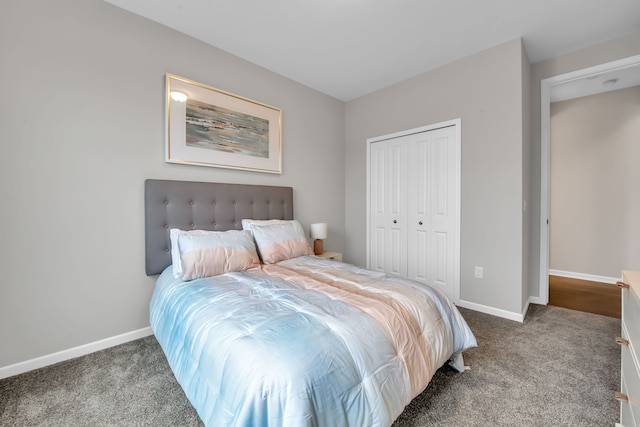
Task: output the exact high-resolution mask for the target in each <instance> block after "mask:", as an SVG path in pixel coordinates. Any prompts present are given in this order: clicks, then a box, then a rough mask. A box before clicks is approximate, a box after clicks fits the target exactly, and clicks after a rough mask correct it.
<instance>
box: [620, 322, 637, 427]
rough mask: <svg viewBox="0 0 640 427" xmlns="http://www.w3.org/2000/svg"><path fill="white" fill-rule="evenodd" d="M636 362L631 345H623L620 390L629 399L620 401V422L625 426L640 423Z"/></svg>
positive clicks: (628, 426)
mask: <svg viewBox="0 0 640 427" xmlns="http://www.w3.org/2000/svg"><path fill="white" fill-rule="evenodd" d="M624 332H626V331H625V330H624V328H623V335H626V334H624ZM625 338H626V337H625ZM637 362H638V361H637V359H636V357H634V348H633V345H628V346H624V345H623V346H622V384H621V385H622V387H621V391H622V393H623V394H625V395H626V396H627V397H628V398H629V401H628V402H622V403H621V406H620V422H621V424H622V425H624V426H625V427H633V426H637V425H639V424H638V423H640V367H638V365H637Z"/></svg>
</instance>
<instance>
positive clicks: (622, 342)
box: [616, 337, 629, 346]
mask: <svg viewBox="0 0 640 427" xmlns="http://www.w3.org/2000/svg"><path fill="white" fill-rule="evenodd" d="M616 344H618V345H624V346H628V345H629V340H626V339H624V338H622V337H616Z"/></svg>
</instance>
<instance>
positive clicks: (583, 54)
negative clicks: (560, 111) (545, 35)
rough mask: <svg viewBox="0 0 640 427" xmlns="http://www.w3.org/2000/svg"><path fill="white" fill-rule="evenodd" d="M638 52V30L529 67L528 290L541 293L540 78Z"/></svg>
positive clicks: (639, 42)
mask: <svg viewBox="0 0 640 427" xmlns="http://www.w3.org/2000/svg"><path fill="white" fill-rule="evenodd" d="M639 54H640V32H637V33H633V34H631V35H629V36H626V37H621V38H618V39H614V40H610V41H608V42H605V43H601V44H598V45H595V46H591V47H588V48H585V49H581V50H578V51H575V52H571V53H568V54H565V55H561V56H558V57H556V58H552V59H549V60H546V61H541V62H537V63H535V64H533V65H532V67H531V73H532V74H531V77H532V78H531V95H532V98H531V100H532V102H531V138H532V144H531V149H532V150H531V197H530V199H531V202H532V203H531V211H530V212H531V222H530V235H531V245H530V252H529V260H530V261H529V294H530V295H531V296H534V297H540V82H541V81H542V80H544V79H547V78H549V77H554V76H558V75H561V74H565V73H570V72H573V71H577V70H582V69H584V68H589V67H593V66H596V65H600V64H605V63H607V62H611V61H616V60H619V59H623V58H627V57H630V56H634V55H639Z"/></svg>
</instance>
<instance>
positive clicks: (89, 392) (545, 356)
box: [0, 305, 620, 427]
mask: <svg viewBox="0 0 640 427" xmlns="http://www.w3.org/2000/svg"><path fill="white" fill-rule="evenodd" d="M461 311H462V313H463V315H464V317H465V318H466V319H467V321H468V323H469V325H470V327H471V329H472V330H473V332H474V333H475V334H476V337H477V339H478V343H479V346H478V348H475V349H472V350H469V351H467V352H466V353H465V362H466V364H467V365H470V366H471V370H469V371H467V372H465V373H463V374H459V373H456V372H454V371H453V370H451V369H450V368H448V367H445V368H442V369H440V370H439V371H438V372H437V373H436V375H435V376H434V378H433V380H432V382H431V384H430V385H429V386H428V387H427V389H426V390H425V391H424V392H423V393H422V394H421V395H419V396H418V397H416V398H415V399H414V400H413V402H411V404H410V405H409V406H407V408H406V409H405V411H404V412H403V413H402V414H401V415H400V417H399V418H398V420H397V421H396V422H395V423H394V425H393V426H394V427H409V426H411V427H422V426H613V424H614V423H615V422H616V421H617V420H618V415H619V409H618V408H619V406H618V402H617V401H616V400H615V399H614V398H613V394H614V391H615V390H617V389H618V384H619V380H620V349H619V347H618V346H617V345H616V344H615V342H614V337H615V336H616V335H619V331H620V320H618V319H613V318H609V317H604V316H599V315H595V314H587V313H582V312H578V311H573V310H569V309H565V308H558V307H551V306H549V307H545V306H536V305H534V306H531V308H530V309H529V313H528V315H527V318H526V320H525V322H524V323H522V324H521V323H518V322H513V321H509V320H505V319H501V318H497V317H493V316H489V315H486V314H482V313H478V312H474V311H471V310H465V309H461ZM0 425H2V426H201V425H202V423H201V421H200V419H199V418H198V416H197V414H196V412H195V411H194V409H193V408H192V407H191V405H190V404H189V402H188V401H187V399H186V398H185V396H184V394H183V392H182V390H181V389H180V387H179V386H178V384H177V382H176V381H175V378H174V377H173V374H172V373H171V370H170V369H169V367H168V365H167V362H166V359H165V358H164V355H163V353H162V350H161V349H160V347H159V345H158V343H157V342H156V340H155V338H153V337H147V338H144V339H140V340H137V341H133V342H131V343H127V344H123V345H120V346H117V347H113V348H110V349H107V350H104V351H100V352H97V353H94V354H90V355H87V356H84V357H81V358H78V359H74V360H70V361H66V362H62V363H59V364H57V365H54V366H50V367H47V368H43V369H38V370H35V371H32V372H29V373H25V374H22V375H18V376H15V377H11V378H6V379H4V380H0Z"/></svg>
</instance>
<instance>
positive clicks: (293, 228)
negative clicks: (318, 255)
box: [248, 220, 313, 264]
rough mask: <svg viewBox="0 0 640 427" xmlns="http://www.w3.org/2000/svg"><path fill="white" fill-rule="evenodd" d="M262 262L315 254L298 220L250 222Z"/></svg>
mask: <svg viewBox="0 0 640 427" xmlns="http://www.w3.org/2000/svg"><path fill="white" fill-rule="evenodd" d="M248 228H249V229H250V230H251V232H252V233H253V238H254V239H255V241H256V246H257V247H258V252H259V254H260V258H262V262H264V263H265V264H273V263H276V262H279V261H283V260H286V259H290V258H296V257H299V256H302V255H313V251H312V250H311V246H309V242H308V241H307V237H306V236H305V234H304V229H303V228H302V226H301V225H300V223H299V222H298V221H296V220H291V221H281V222H277V223H269V224H266V225H261V224H259V223H250V224H248Z"/></svg>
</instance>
